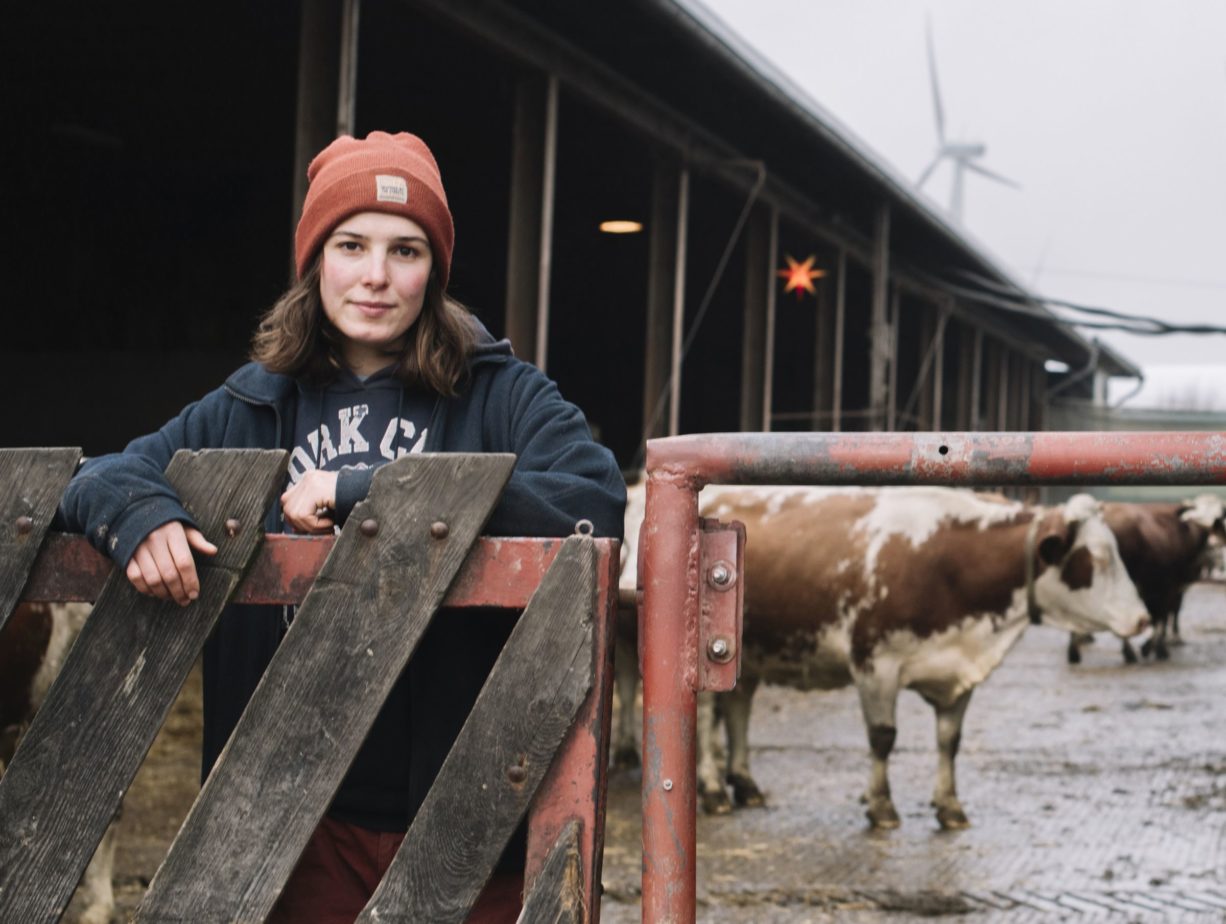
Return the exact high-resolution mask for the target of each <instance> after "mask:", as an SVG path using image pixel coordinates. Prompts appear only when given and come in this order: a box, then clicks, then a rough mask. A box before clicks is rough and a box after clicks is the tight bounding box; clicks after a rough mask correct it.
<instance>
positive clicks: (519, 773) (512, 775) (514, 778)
mask: <svg viewBox="0 0 1226 924" xmlns="http://www.w3.org/2000/svg"><path fill="white" fill-rule="evenodd" d="M527 778H528V769H527V768H526V767H525V766H523V764H511V766H509V767H507V779H508V780H510V781H511V782H512V783H514V784H515V785H516V786H518V785H519V784H520V783H522V782H523V781H524V780H526V779H527Z"/></svg>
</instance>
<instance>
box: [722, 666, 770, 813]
mask: <svg viewBox="0 0 1226 924" xmlns="http://www.w3.org/2000/svg"><path fill="white" fill-rule="evenodd" d="M757 688H758V680H757V678H756V677H742V678H741V680H740V682H739V683H737V685H736V686H735V687H733V689H732V690H731V691H730V692H728V693H723V694H721V695H720V703H721V706H722V708H723V711H724V727H725V730H726V731H727V733H728V782H729V783H730V784H731V785H732V798H733V800H734V801H735V802H736V804H737V805H744V806H750V807H755V808H756V807H758V806H762V805H766V797H765V796H763V795H762V790H760V789H759V788H758V784H757V783H756V782H754V778H753V776H752V775H751V774H750V772H749V710H750V706H751V705H752V704H753V694H754V691H755V690H757Z"/></svg>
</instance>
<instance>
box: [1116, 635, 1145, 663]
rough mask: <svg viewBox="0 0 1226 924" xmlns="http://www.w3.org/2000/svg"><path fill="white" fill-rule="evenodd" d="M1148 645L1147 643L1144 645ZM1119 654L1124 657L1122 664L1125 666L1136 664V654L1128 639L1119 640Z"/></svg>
mask: <svg viewBox="0 0 1226 924" xmlns="http://www.w3.org/2000/svg"><path fill="white" fill-rule="evenodd" d="M1146 644H1148V643H1146ZM1120 654H1122V655H1123V656H1124V662H1125V663H1127V664H1136V663H1137V653H1136V651H1135V650H1134V649H1133V647H1132V643H1131V642H1130V641H1128V639H1126V638H1125V639H1120Z"/></svg>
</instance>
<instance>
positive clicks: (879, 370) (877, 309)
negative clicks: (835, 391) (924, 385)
mask: <svg viewBox="0 0 1226 924" xmlns="http://www.w3.org/2000/svg"><path fill="white" fill-rule="evenodd" d="M889 301H890V207H889V206H888V205H885V204H884V203H883V204H882V205H879V206H878V207H877V214H876V217H875V220H874V222H873V303H872V321H871V327H870V330H869V340H870V351H871V352H870V356H869V379H868V406H869V420H868V428H869V429H870V430H881V429H883V428H884V427H886V426H887V421H886V414H887V411H886V402H887V401H889V400H890V396H889V393H888V388H889V381H888V373H889V362H890V347H891V340H892V334H891V331H890V324H889V318H888V317H887V314H888V312H889V307H890V306H889Z"/></svg>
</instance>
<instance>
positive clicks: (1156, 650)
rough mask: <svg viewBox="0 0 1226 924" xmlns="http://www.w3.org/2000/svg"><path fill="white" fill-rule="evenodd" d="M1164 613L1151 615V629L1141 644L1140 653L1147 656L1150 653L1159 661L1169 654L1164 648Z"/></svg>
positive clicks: (1165, 619) (1165, 621) (1165, 658)
mask: <svg viewBox="0 0 1226 924" xmlns="http://www.w3.org/2000/svg"><path fill="white" fill-rule="evenodd" d="M1166 623H1167V618H1166V615H1165V614H1163V615H1162V616H1156V617H1153V631H1151V632H1150V634H1149V638H1147V639H1146V640H1145V644H1144V645H1142V646H1141V654H1143V655H1145V656H1146V657H1149V656H1150V655H1151V654H1152V655H1153V656H1154V657H1155V658H1157V659H1158V660H1159V661H1165V660H1167V658H1169V657H1170V656H1171V653H1170V652H1169V651H1167V649H1166Z"/></svg>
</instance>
